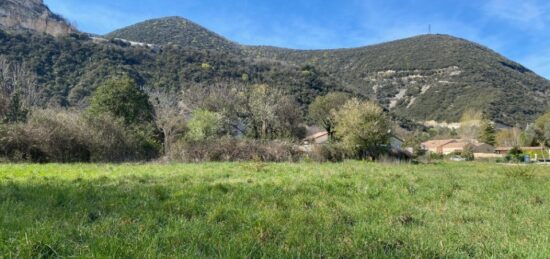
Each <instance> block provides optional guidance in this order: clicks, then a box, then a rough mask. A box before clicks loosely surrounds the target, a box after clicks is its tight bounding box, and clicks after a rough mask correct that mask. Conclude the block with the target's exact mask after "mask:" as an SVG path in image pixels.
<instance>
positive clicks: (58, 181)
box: [0, 162, 550, 258]
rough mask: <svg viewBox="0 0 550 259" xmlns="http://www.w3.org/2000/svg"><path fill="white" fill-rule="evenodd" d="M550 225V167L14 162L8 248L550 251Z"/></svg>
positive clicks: (377, 253)
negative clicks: (17, 163) (15, 163)
mask: <svg viewBox="0 0 550 259" xmlns="http://www.w3.org/2000/svg"><path fill="white" fill-rule="evenodd" d="M549 233H550V167H520V166H516V167H513V166H512V167H507V166H503V165H492V164H478V163H472V164H449V163H447V164H436V165H385V164H372V163H363V162H346V163H343V164H313V163H312V164H309V163H304V164H260V163H223V164H216V163H212V164H201V165H155V164H146V165H89V164H75V165H56V164H52V165H0V258H1V257H6V258H10V257H23V258H28V257H40V256H43V257H56V256H59V257H72V256H75V257H115V258H134V257H139V258H142V257H148V258H158V257H175V256H177V257H239V258H242V257H252V258H257V257H267V258H274V257H308V258H309V257H322V258H332V257H339V258H349V257H365V256H369V257H382V256H385V257H468V256H474V257H486V256H492V257H495V258H501V257H540V258H548V257H549V256H550V240H549V239H550V234H549Z"/></svg>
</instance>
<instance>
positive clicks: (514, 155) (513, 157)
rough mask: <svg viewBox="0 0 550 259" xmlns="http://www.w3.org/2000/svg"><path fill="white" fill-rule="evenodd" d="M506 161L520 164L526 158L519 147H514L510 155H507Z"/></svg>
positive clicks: (509, 152)
mask: <svg viewBox="0 0 550 259" xmlns="http://www.w3.org/2000/svg"><path fill="white" fill-rule="evenodd" d="M504 159H505V161H506V162H514V163H520V162H523V161H524V160H525V157H524V155H523V152H522V151H521V149H520V148H519V147H513V148H512V149H510V151H508V154H506V157H504Z"/></svg>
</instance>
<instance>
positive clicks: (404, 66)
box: [109, 18, 550, 125]
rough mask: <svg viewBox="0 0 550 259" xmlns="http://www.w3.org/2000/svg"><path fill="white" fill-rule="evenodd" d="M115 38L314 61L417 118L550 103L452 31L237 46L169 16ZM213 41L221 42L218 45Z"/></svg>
mask: <svg viewBox="0 0 550 259" xmlns="http://www.w3.org/2000/svg"><path fill="white" fill-rule="evenodd" d="M178 21H179V22H178ZM115 36H116V37H119V38H125V37H126V38H127V39H129V40H132V41H138V42H147V43H149V42H151V43H155V44H160V45H166V44H174V43H176V44H177V43H178V42H179V44H182V45H184V46H189V47H193V48H203V49H217V50H219V49H222V50H224V52H226V53H234V54H235V55H242V56H243V57H245V58H248V59H250V60H270V61H279V62H283V63H284V64H290V65H294V66H305V65H308V66H313V67H315V68H316V69H318V70H321V71H323V72H325V73H327V74H328V75H329V76H331V77H332V78H334V79H335V80H336V82H337V84H338V85H339V86H341V87H342V88H345V89H348V90H349V91H352V92H354V93H355V94H357V95H359V96H364V97H368V98H370V99H372V100H376V101H378V102H379V103H380V104H382V105H383V106H384V107H385V108H386V109H389V110H391V111H393V112H394V113H396V114H400V115H402V116H405V117H408V118H411V119H414V120H418V121H424V120H437V121H448V122H453V121H458V120H459V119H460V116H461V115H462V114H463V113H464V111H465V110H466V109H469V108H474V109H478V110H482V111H483V112H485V113H486V114H487V115H488V116H489V117H490V118H492V119H493V120H494V121H496V122H498V123H501V124H505V125H516V124H518V123H519V124H523V123H526V122H528V121H531V120H533V119H534V118H536V117H537V115H540V114H541V113H543V112H544V111H545V110H546V109H547V108H548V107H549V101H548V100H549V97H550V82H549V81H548V80H546V79H544V78H542V77H540V76H538V75H536V74H535V73H533V72H532V71H530V70H528V69H527V68H525V67H523V66H522V65H520V64H518V63H516V62H513V61H511V60H509V59H506V58H505V57H503V56H501V55H499V54H498V53H496V52H494V51H492V50H490V49H488V48H486V47H484V46H481V45H479V44H476V43H473V42H469V41H466V40H463V39H459V38H455V37H452V36H447V35H423V36H417V37H413V38H409V39H403V40H398V41H394V42H389V43H384V44H378V45H374V46H369V47H363V48H353V49H339V50H314V51H304V50H291V49H282V48H275V47H257V46H239V47H240V50H236V45H235V44H234V43H232V42H230V41H228V40H225V39H223V38H221V37H220V36H218V35H217V34H215V33H212V32H210V31H208V30H206V29H204V28H202V27H200V26H198V25H196V24H193V23H190V22H188V21H186V20H183V19H177V18H166V19H158V20H151V21H146V22H142V23H139V24H136V25H134V26H130V27H128V28H125V29H120V30H117V31H116V32H114V33H111V34H109V37H115ZM174 39H180V40H174ZM212 42H217V43H216V46H215V47H213V46H212V44H211V43H212ZM240 53H242V54H240ZM525 103H529V104H530V105H525Z"/></svg>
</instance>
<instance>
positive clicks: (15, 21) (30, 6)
mask: <svg viewBox="0 0 550 259" xmlns="http://www.w3.org/2000/svg"><path fill="white" fill-rule="evenodd" d="M0 29H3V30H7V31H22V30H31V31H36V32H39V33H47V34H50V35H53V36H61V35H66V34H69V33H71V32H76V29H75V28H74V27H73V26H71V25H70V24H69V23H68V22H67V21H66V20H65V19H63V17H61V16H59V15H57V14H54V13H52V12H51V11H50V9H49V8H48V7H47V6H46V5H44V2H43V0H0Z"/></svg>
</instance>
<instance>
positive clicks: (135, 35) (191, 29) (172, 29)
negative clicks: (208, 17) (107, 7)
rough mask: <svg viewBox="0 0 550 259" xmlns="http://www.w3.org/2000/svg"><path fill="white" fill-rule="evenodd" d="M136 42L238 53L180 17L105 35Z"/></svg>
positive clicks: (237, 49)
mask: <svg viewBox="0 0 550 259" xmlns="http://www.w3.org/2000/svg"><path fill="white" fill-rule="evenodd" d="M106 37H107V38H110V39H112V38H120V39H125V40H130V41H136V42H145V43H152V44H159V45H169V44H178V45H180V46H182V47H190V48H197V49H208V50H217V51H224V52H233V53H235V52H239V45H238V44H236V43H233V42H230V41H229V40H227V39H225V38H223V37H222V36H220V35H218V34H216V33H214V32H211V31H208V30H206V29H204V28H203V27H201V26H200V25H198V24H196V23H194V22H192V21H189V20H187V19H185V18H181V17H166V18H160V19H154V20H148V21H145V22H141V23H138V24H135V25H132V26H129V27H126V28H123V29H120V30H116V31H113V32H111V33H109V34H107V35H106Z"/></svg>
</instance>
